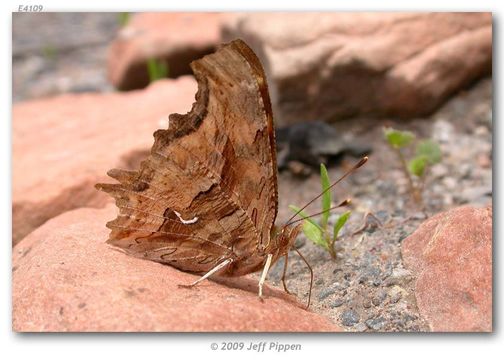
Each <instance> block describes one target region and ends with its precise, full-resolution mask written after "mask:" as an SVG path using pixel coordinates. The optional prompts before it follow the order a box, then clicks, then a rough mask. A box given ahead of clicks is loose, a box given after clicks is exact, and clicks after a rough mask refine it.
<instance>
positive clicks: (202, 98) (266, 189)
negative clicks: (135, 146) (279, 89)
mask: <svg viewBox="0 0 504 360" xmlns="http://www.w3.org/2000/svg"><path fill="white" fill-rule="evenodd" d="M191 67H192V69H193V72H194V75H195V77H196V79H197V81H198V92H197V94H196V102H195V103H194V104H193V107H192V109H191V111H190V112H189V113H187V114H185V115H179V114H172V115H170V117H169V120H170V121H169V127H168V129H161V130H157V131H156V132H155V133H154V138H155V141H154V145H153V146H152V149H151V152H150V155H149V156H148V158H147V159H146V160H144V161H143V162H142V163H141V165H140V169H139V170H138V171H127V170H118V169H113V170H110V171H109V172H108V174H109V176H111V177H112V178H114V179H116V180H118V183H116V184H97V188H98V189H100V190H102V191H105V192H107V193H109V194H111V195H112V196H113V197H114V198H115V199H116V204H117V206H118V208H119V215H118V217H117V218H116V219H115V220H113V221H110V222H109V223H107V226H108V227H109V228H110V229H111V230H112V231H111V233H110V236H109V240H108V243H110V244H112V245H114V246H116V247H119V248H121V249H123V250H124V251H125V252H126V253H128V254H130V255H133V256H137V257H142V258H145V259H148V260H152V261H157V262H161V263H165V264H169V265H172V266H174V267H176V268H178V269H181V270H183V271H189V272H195V273H206V272H208V271H211V270H212V269H214V268H215V267H216V266H219V264H223V263H225V265H226V266H225V267H223V268H222V269H220V270H219V274H221V275H223V276H241V275H245V274H249V273H252V272H256V271H258V270H260V269H261V268H263V267H264V266H265V264H266V263H268V266H269V265H270V264H269V262H271V263H274V262H275V261H276V260H277V259H278V258H279V257H281V256H284V255H286V254H287V252H288V250H289V249H290V247H291V246H292V243H293V241H294V239H295V237H296V236H297V234H298V232H299V229H300V227H299V225H296V226H288V227H284V228H282V229H281V230H280V231H277V230H276V229H275V227H274V222H275V219H276V216H277V209H278V190H277V177H276V176H277V175H276V173H277V169H276V154H275V137H274V130H273V129H274V127H273V117H272V110H271V103H270V98H269V94H268V87H267V82H266V77H265V74H264V70H263V68H262V66H261V63H260V62H259V60H258V58H257V57H256V55H255V54H254V53H253V52H252V50H251V49H250V48H249V47H248V46H247V45H246V44H245V43H244V42H243V41H241V40H235V41H233V42H231V43H229V44H227V45H224V46H222V47H221V48H220V49H219V50H218V51H217V52H216V53H214V54H211V55H207V56H205V57H203V58H202V59H200V60H197V61H194V62H193V63H192V64H191ZM168 101H169V99H168Z"/></svg>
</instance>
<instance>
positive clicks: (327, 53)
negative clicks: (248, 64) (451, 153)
mask: <svg viewBox="0 0 504 360" xmlns="http://www.w3.org/2000/svg"><path fill="white" fill-rule="evenodd" d="M223 27H224V30H223V32H224V33H223V39H224V40H229V39H232V38H236V37H240V38H242V39H243V40H245V41H246V42H248V43H249V45H250V46H251V47H252V48H253V49H254V50H255V51H256V52H257V53H258V55H259V57H260V58H261V60H262V62H263V64H264V65H265V70H266V73H267V75H268V80H269V85H270V91H271V92H272V95H273V96H272V98H273V99H272V101H273V105H274V110H275V115H276V116H275V118H276V119H277V120H278V122H279V123H283V124H285V123H293V122H300V121H309V120H326V121H332V120H336V119H340V118H346V117H351V116H356V115H372V116H398V117H403V118H410V117H416V116H421V115H427V114H429V113H431V112H432V111H434V110H436V109H437V108H438V107H439V106H440V105H441V104H442V103H443V102H444V101H445V100H446V99H447V98H448V97H449V96H450V95H452V94H454V93H455V92H457V91H458V90H460V89H461V88H463V87H465V86H467V85H469V84H471V83H472V82H473V81H475V80H477V79H478V78H480V77H482V76H485V75H488V74H491V69H492V15H491V13H379V12H376V13H302V14H300V13H257V14H250V13H245V14H238V15H236V16H235V17H230V18H228V20H226V22H225V24H224V25H223Z"/></svg>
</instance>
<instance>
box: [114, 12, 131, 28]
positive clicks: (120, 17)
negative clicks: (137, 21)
mask: <svg viewBox="0 0 504 360" xmlns="http://www.w3.org/2000/svg"><path fill="white" fill-rule="evenodd" d="M130 17H131V14H130V13H129V12H120V13H119V14H117V22H118V23H119V26H120V27H124V26H126V25H128V23H129V21H130Z"/></svg>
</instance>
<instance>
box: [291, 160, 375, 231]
mask: <svg viewBox="0 0 504 360" xmlns="http://www.w3.org/2000/svg"><path fill="white" fill-rule="evenodd" d="M367 161H368V157H367V156H364V157H363V158H362V159H360V161H359V162H358V163H357V164H355V165H354V166H352V168H351V169H350V170H348V171H347V172H346V173H344V174H343V176H341V177H340V178H339V179H338V180H336V181H335V182H333V183H332V184H331V186H329V187H327V188H326V189H325V190H324V191H322V192H321V193H320V194H318V196H316V197H314V198H313V199H312V200H310V201H309V202H308V203H307V204H306V205H305V206H303V207H302V208H301V209H299V210H298V211H296V213H295V214H294V215H292V216H291V218H290V219H289V220H287V224H288V223H290V222H291V221H292V220H293V219H294V218H295V217H296V216H298V215H299V213H301V212H302V211H303V210H304V209H306V208H307V207H308V206H310V205H311V204H312V203H313V202H314V201H315V200H317V199H318V198H320V197H321V196H322V195H324V194H325V193H326V192H328V191H329V190H330V189H332V188H333V187H334V186H336V185H337V184H338V183H340V182H341V181H342V180H343V179H344V178H346V177H347V176H348V175H350V174H351V173H353V172H354V171H355V170H357V169H358V168H360V167H361V166H362V165H364V164H365V163H366V162H367ZM338 206H340V205H338ZM338 206H337V207H338Z"/></svg>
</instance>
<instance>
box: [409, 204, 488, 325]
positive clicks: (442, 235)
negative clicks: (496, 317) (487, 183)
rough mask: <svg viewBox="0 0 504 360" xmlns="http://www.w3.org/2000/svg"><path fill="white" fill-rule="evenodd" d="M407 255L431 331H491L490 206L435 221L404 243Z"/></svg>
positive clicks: (460, 210) (441, 216) (463, 209)
mask: <svg viewBox="0 0 504 360" xmlns="http://www.w3.org/2000/svg"><path fill="white" fill-rule="evenodd" d="M402 255H403V259H404V262H405V265H406V266H407V267H408V268H409V269H411V270H412V271H413V272H415V273H416V276H417V280H416V285H415V296H416V299H417V303H418V307H419V310H420V313H421V315H422V316H423V317H424V318H425V319H426V320H427V321H428V323H429V324H430V327H431V329H432V331H466V332H468V331H485V332H489V331H492V207H491V206H488V207H486V208H474V207H471V206H464V207H460V208H457V209H453V210H450V211H447V212H444V213H441V214H438V215H436V216H433V217H432V218H430V219H428V220H427V221H425V222H424V223H423V224H422V225H421V226H420V227H419V228H418V229H417V230H416V231H415V232H414V233H413V234H412V235H411V236H409V237H408V238H407V239H406V240H404V242H403V245H402Z"/></svg>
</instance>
